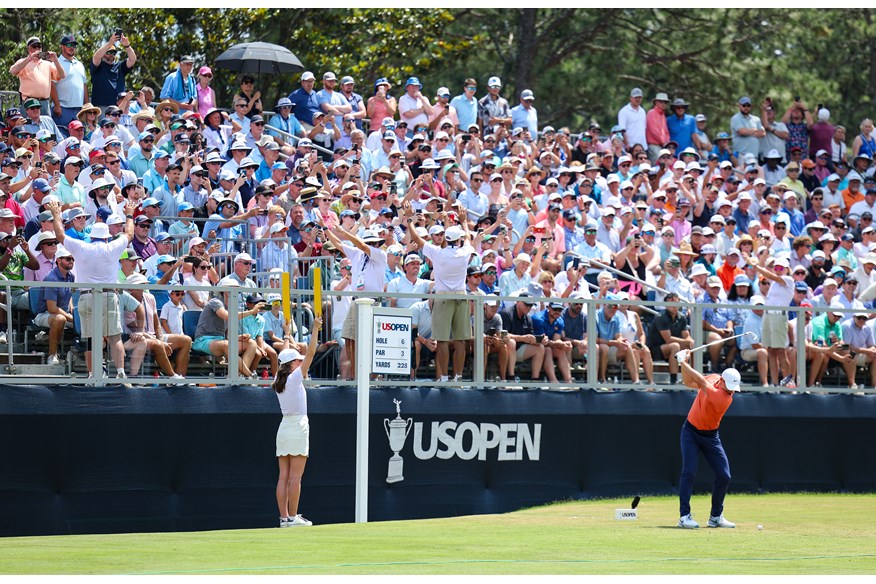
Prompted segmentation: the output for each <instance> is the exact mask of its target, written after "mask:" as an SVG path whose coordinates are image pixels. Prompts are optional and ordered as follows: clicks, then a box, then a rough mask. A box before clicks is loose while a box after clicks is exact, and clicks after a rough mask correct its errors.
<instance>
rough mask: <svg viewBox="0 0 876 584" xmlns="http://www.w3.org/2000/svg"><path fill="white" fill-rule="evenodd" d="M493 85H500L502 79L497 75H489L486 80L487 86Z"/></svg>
mask: <svg viewBox="0 0 876 584" xmlns="http://www.w3.org/2000/svg"><path fill="white" fill-rule="evenodd" d="M494 86H499V87H502V80H501V79H499V78H498V77H490V78H489V79H488V80H487V87H494Z"/></svg>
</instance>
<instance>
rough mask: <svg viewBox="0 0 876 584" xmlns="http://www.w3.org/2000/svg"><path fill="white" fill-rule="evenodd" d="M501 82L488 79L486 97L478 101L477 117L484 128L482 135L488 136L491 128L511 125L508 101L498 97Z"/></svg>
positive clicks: (496, 79)
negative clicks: (497, 125) (499, 125)
mask: <svg viewBox="0 0 876 584" xmlns="http://www.w3.org/2000/svg"><path fill="white" fill-rule="evenodd" d="M501 91H502V80H501V79H499V78H498V77H490V79H489V80H488V81H487V95H485V96H484V97H482V98H481V99H480V100H479V101H478V117H479V118H480V120H481V125H482V126H483V128H484V134H485V135H486V134H489V133H490V132H491V131H492V128H493V126H495V125H496V124H503V125H505V126H508V125H510V124H511V106H510V105H509V104H508V100H507V99H505V98H504V97H502V96H500V95H499V93H500V92H501Z"/></svg>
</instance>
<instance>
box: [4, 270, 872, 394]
mask: <svg viewBox="0 0 876 584" xmlns="http://www.w3.org/2000/svg"><path fill="white" fill-rule="evenodd" d="M4 284H5V285H6V287H7V289H9V288H14V287H19V286H34V287H38V288H56V287H60V288H65V287H66V288H73V289H79V290H82V289H87V290H89V291H111V290H131V289H141V290H147V291H152V292H154V291H156V290H165V291H170V290H173V289H178V286H170V285H165V286H159V285H148V284H144V285H131V284H104V285H94V284H84V283H76V282H74V283H60V282H15V281H6V282H4ZM299 284H304V282H299ZM186 289H187V290H193V291H208V292H214V293H216V292H228V293H229V295H230V297H229V301H228V311H229V320H228V331H227V338H228V339H230V341H231V342H230V345H231V347H230V348H229V352H228V358H227V372H226V374H225V375H224V376H215V377H194V378H188V379H187V380H186V382H188V383H200V384H227V385H235V384H240V383H243V382H246V383H252V382H253V380H251V379H245V378H242V377H241V376H240V374H239V371H238V363H239V355H238V350H237V348H238V347H237V336H238V331H239V322H238V319H237V314H238V312H239V309H238V306H239V299H240V295H241V294H243V295H246V294H250V293H253V292H259V293H261V294H263V295H264V294H268V293H276V292H278V289H277V288H271V287H259V288H238V287H219V286H191V287H187V288H186ZM292 293H293V301H294V302H296V304H297V306H298V308H297V309H296V310H295V311H293V317H294V318H295V319H297V320H296V324H297V330H298V331H299V334H301V333H302V331H304V330H306V329H307V324H308V323H305V322H304V319H306V320H308V322H309V321H310V319H312V316H311V315H310V313H308V312H306V311H304V310H303V308H302V304H303V303H309V304H311V305H312V304H313V289H312V288H309V287H307V286H299V287H298V288H296V289H295V290H293V291H292ZM333 296H340V297H351V298H353V299H355V298H359V297H370V298H375V299H377V301H378V302H382V303H384V304H388V302H389V298H396V299H402V298H404V299H411V298H412V299H417V300H422V299H425V298H428V297H429V296H425V297H424V296H423V295H419V294H410V293H393V294H387V293H376V292H364V293H362V292H355V291H326V290H325V289H324V293H323V307H324V314H325V315H326V323H325V326H324V327H323V333H322V334H323V337H322V338H321V341H327V340H330V338H331V329H332V325H331V304H332V299H331V297H333ZM431 297H433V298H440V299H465V300H468V301H470V302H471V303H473V313H472V314H473V315H478V316H480V315H482V314H483V310H484V302H485V301H486V300H490V301H493V300H499V301H500V302H503V303H508V304H506V306H513V304H514V303H515V302H516V301H517V300H518V298H517V297H514V296H498V297H497V296H481V295H466V294H442V295H441V296H431ZM93 298H94V301H95V306H94V310H93V313H92V319H93V329H92V330H94V331H102V330H103V320H104V318H105V316H106V314H105V311H104V310H103V306H102V302H103V296H102V295H100V294H96V295H94V297H93ZM527 302H532V303H538V302H560V303H562V304H565V305H568V304H572V303H578V304H581V305H583V310H584V312H585V318H586V325H587V326H586V331H588V333H589V334H586V340H587V344H586V360H585V361H586V363H587V364H588V365H587V367H586V375H585V376H584V377H583V378H582V379H578V380H574V379H573V381H572V385H573V386H574V387H581V388H594V389H598V388H600V387H605V386H606V385H608V386H610V388H612V389H639V390H641V389H642V386H641V385H638V386H637V385H633V384H631V383H628V382H625V381H619V382H614V381H612V382H610V383H608V384H605V383H599V382H598V379H597V368H596V366H595V364H596V363H597V362H598V361H597V346H596V345H597V343H596V337H597V335H596V334H592V333H593V332H594V331H596V330H597V311H598V310H599V309H600V308H601V307H602V306H603V305H605V304H609V303H610V304H618V305H625V306H628V307H650V308H651V309H655V310H659V309H662V308H665V307H667V306H675V307H678V308H679V309H681V310H686V311H689V313H690V315H689V323H693V326H691V328H690V333H691V337H692V339H693V344H694V346H695V347H698V346H702V345H703V343H704V342H705V333H704V330H703V327H702V326H699V323H702V322H703V311H704V310H706V309H710V308H724V309H730V310H734V311H748V310H751V309H752V308H753V307H752V306H750V305H745V304H725V303H709V302H700V303H696V304H693V305H691V304H687V303H677V302H657V301H639V300H624V301H618V300H605V299H584V298H547V297H530V298H527ZM757 308H758V309H759V310H760V309H764V310H766V311H768V312H785V313H787V312H798V313H799V314H800V315H801V316H802V315H803V314H804V313H803V311H802V310H801V309H800V308H799V307H789V306H766V307H757ZM805 310H806V311H808V312H812V313H814V316H817V315H818V314H821V313H824V312H828V311H830V312H842V313H844V314H846V315H853V314H855V313H858V312H861V310H860V309H847V308H843V309H839V308H833V307H806V309H805ZM7 314H8V316H9V317H10V319H9V321H8V322H12V321H11V317H12V316H13V315H12V311H11V310H10V308H9V307H7ZM643 326H644V323H643ZM796 327H797V328H796V330H795V338H796V339H798V341H799V340H801V339H805V327H806V319H805V318H798V319H797V321H796ZM472 330H473V338H474V339H483V338H484V332H485V331H484V319H483V318H473V326H472ZM645 331H646V337H647V327H645ZM93 346H94V347H100V346H102V338H96V339H94V340H93ZM794 349H795V350H796V356H797V359H796V363H797V368H796V378H797V381H798V386H797V387H796V389H795V390H794V391H797V392H840V393H845V392H851V391H852V390H851V389H849V388H846V387H830V386H823V387H809V386H807V385H806V380H807V375H806V374H807V372H806V368H807V357H806V355H807V347H806V343H804V342H796V344H795V345H794ZM333 350H335V351H337V350H338V349H333ZM646 350H647V349H646ZM7 351H8V352H9V356H10V363H11V358H12V338H11V337H10V339H9V345H8V347H7ZM102 358H103V352H102V351H101V350H95V351H93V352H92V362H91V370H92V372H93V374H94V377H93V378H91V379H85V378H78V377H72V378H71V377H68V376H61V377H57V378H55V377H43V376H40V377H26V376H2V378H3V379H4V380H5V381H7V382H10V381H14V382H15V383H22V384H25V383H34V384H56V383H74V384H81V383H89V384H94V385H106V384H108V383H111V382H113V381H114V380H112V379H108V378H107V377H105V376H104V375H103V373H102V371H103V369H102V366H101V365H102ZM669 358H672V356H669ZM484 359H485V354H484V343H482V342H474V343H473V347H472V356H471V359H469V358H468V357H467V358H466V362H467V363H470V365H471V372H472V374H471V378H470V380H465V381H460V382H454V383H453V385H454V386H459V387H466V388H470V389H478V388H483V387H484V386H485V385H487V386H491V385H494V382H493V381H489V380H487V379H485V374H484V370H485V368H484ZM702 364H703V352H701V351H699V352H696V353H694V357H693V366H694V367H695V368H696V369H697V370H702ZM664 367H665V363H664ZM313 377H314V378H313V379H312V380H310V381H309V382H308V383H309V384H311V385H324V384H330V385H335V386H347V387H355V385H356V382H355V381H341V380H337V379H335V378H334V371H331V372H330V373H329V374H327V375H325V376H323V377H322V378H317V377H316V376H313ZM129 381H132V380H129ZM135 382H138V383H148V384H173V383H177V382H174V381H172V380H169V379H163V378H161V379H152V378H145V379H144V380H142V381H135ZM257 383H260V384H267V383H269V381H264V380H259V381H258V382H257ZM509 383H510V381H509ZM513 384H514V385H519V386H521V387H523V388H531V389H535V388H539V387H544V386H548V387H550V388H554V386H553V385H552V384H549V383H547V382H545V381H535V382H532V381H514V382H513ZM372 385H375V386H386V387H399V386H414V387H416V386H436V385H440V386H441V387H446V386H447V384H446V382H445V383H444V384H438V383H437V382H436V381H433V380H419V381H416V380H415V381H412V380H410V379H409V378H398V379H394V378H393V379H375V380H374V381H373V382H372ZM559 385H564V386H567V387H568V386H569V384H568V383H560V384H559ZM759 385H760V384H756V385H750V384H749V385H747V386H745V388H744V389H745V390H746V391H786V389H785V388H782V387H769V388H767V389H764V388H761V387H760V386H759ZM652 387H653V389H655V390H659V389H685V387H684V386H683V385H681V384H679V383H675V384H671V383H656V384H655V385H654V386H652ZM787 391H790V390H787ZM857 391H867V392H868V393H872V392H873V390H872V389H867V390H863V389H862V390H857Z"/></svg>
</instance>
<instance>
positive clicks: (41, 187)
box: [33, 178, 52, 193]
mask: <svg viewBox="0 0 876 584" xmlns="http://www.w3.org/2000/svg"><path fill="white" fill-rule="evenodd" d="M33 188H34V190H37V191H40V192H41V193H48V192H49V191H51V190H52V187H50V186H49V182H48V181H47V180H46V179H44V178H38V179H36V180H35V181H33Z"/></svg>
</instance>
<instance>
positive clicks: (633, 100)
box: [617, 87, 648, 150]
mask: <svg viewBox="0 0 876 584" xmlns="http://www.w3.org/2000/svg"><path fill="white" fill-rule="evenodd" d="M642 97H643V93H642V90H641V89H640V88H638V87H634V88H633V90H632V91H631V92H630V103H628V104H626V105H625V106H624V107H622V108H621V110H620V111H619V112H618V113H617V125H618V126H620V127H621V128H623V129H624V130H626V132H625V133H624V144H625V147H626V148H625V149H626V150H629V149H630V148H632V146H633V144H641V146H642V147H643V148H647V147H648V142H647V140H645V120H646V116H647V114H646V113H645V108H643V107H642Z"/></svg>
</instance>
